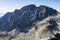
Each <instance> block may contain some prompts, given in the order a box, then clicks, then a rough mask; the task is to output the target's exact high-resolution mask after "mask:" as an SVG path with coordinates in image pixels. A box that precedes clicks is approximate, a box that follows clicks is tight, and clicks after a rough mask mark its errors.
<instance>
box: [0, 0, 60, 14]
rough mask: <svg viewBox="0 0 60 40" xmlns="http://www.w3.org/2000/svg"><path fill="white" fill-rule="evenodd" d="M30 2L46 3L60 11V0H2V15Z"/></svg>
mask: <svg viewBox="0 0 60 40" xmlns="http://www.w3.org/2000/svg"><path fill="white" fill-rule="evenodd" d="M29 4H35V5H36V6H40V5H46V6H49V7H52V8H54V9H56V10H58V11H59V12H60V0H0V15H3V14H5V13H6V12H12V11H14V10H15V9H21V8H22V7H23V6H26V5H29Z"/></svg>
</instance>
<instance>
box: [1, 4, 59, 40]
mask: <svg viewBox="0 0 60 40" xmlns="http://www.w3.org/2000/svg"><path fill="white" fill-rule="evenodd" d="M58 14H59V12H58V11H56V10H55V9H53V8H49V7H47V6H44V5H41V6H39V7H36V6H35V5H27V6H24V7H23V8H21V9H20V10H17V9H16V10H15V11H14V12H8V13H6V14H5V15H4V16H3V17H1V18H0V31H1V32H2V34H4V33H6V34H7V35H6V36H9V37H10V36H13V37H16V38H12V40H15V39H16V40H41V39H42V38H52V37H55V36H54V35H55V34H56V33H58V32H59V24H58V21H59V19H58V18H59V16H58ZM59 15H60V14H59ZM57 16H58V18H57ZM4 31H5V32H4ZM3 32H4V33H3Z"/></svg>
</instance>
